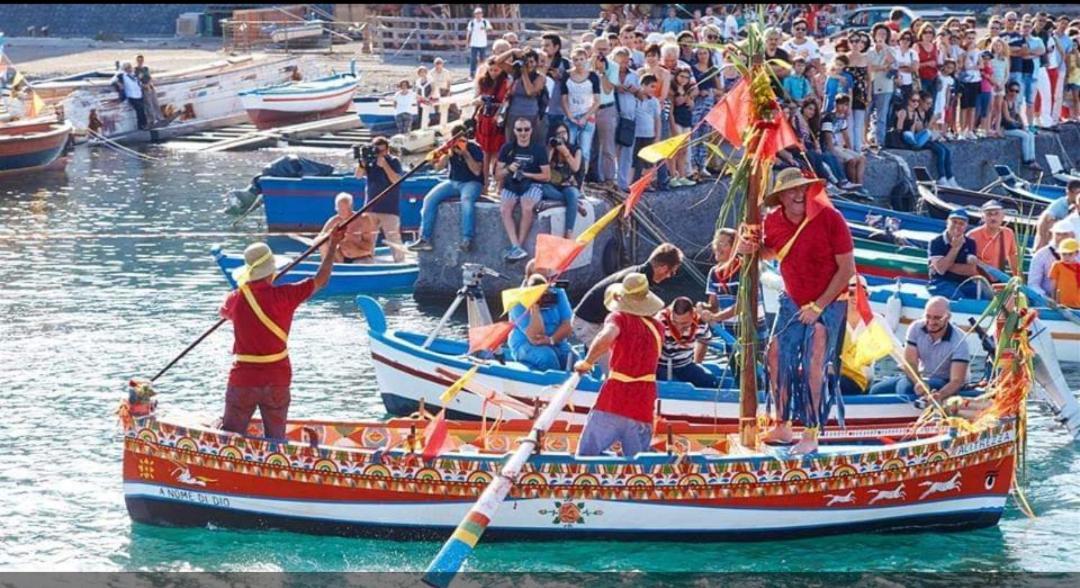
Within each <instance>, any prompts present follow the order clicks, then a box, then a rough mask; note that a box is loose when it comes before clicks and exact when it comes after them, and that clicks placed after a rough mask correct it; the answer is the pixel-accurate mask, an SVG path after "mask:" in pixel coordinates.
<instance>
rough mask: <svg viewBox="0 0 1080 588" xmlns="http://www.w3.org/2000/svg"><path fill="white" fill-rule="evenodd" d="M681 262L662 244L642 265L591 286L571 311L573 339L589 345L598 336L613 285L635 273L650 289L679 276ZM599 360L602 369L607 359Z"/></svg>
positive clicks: (678, 254) (675, 252) (674, 251)
mask: <svg viewBox="0 0 1080 588" xmlns="http://www.w3.org/2000/svg"><path fill="white" fill-rule="evenodd" d="M682 261H683V254H682V251H681V250H680V249H679V248H678V247H676V246H674V245H672V244H671V243H661V244H659V245H657V246H656V249H653V250H652V253H650V254H649V259H648V261H646V262H645V263H643V264H641V265H632V266H630V267H627V268H624V269H622V270H619V271H617V272H615V273H613V274H611V275H610V276H608V277H606V278H604V279H602V280H600V281H599V282H597V283H596V284H594V285H593V287H592V288H589V291H588V292H586V293H585V296H584V297H582V299H581V302H579V303H578V305H577V307H576V308H574V318H573V320H572V321H571V322H570V326H571V327H572V328H573V330H574V337H576V338H577V340H578V341H579V342H581V343H583V344H585V345H588V344H589V342H590V341H592V340H593V339H595V338H596V335H597V334H598V333H600V329H601V328H602V327H603V325H604V321H605V319H606V318H607V316H608V309H607V304H606V302H607V301H606V300H605V298H604V294H605V293H606V292H607V289H608V287H610V286H611V285H612V284H617V283H620V282H622V280H623V278H625V277H626V276H627V275H629V274H632V273H637V274H642V275H644V276H645V277H646V278H647V279H648V280H649V287H650V288H652V287H655V286H656V285H658V284H660V283H662V282H664V281H665V280H667V279H668V278H673V277H675V275H676V274H678V273H679V268H680V267H681V266H682ZM598 361H599V362H600V365H601V367H605V364H606V357H604V356H600V357H598Z"/></svg>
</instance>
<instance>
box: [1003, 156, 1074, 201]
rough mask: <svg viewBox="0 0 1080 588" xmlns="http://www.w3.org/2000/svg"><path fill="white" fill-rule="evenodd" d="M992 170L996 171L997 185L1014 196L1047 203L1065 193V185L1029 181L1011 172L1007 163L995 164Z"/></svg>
mask: <svg viewBox="0 0 1080 588" xmlns="http://www.w3.org/2000/svg"><path fill="white" fill-rule="evenodd" d="M994 172H995V173H997V176H998V183H999V185H1000V186H1001V187H1002V188H1004V189H1005V191H1006V192H1008V193H1009V194H1010V195H1011V196H1013V197H1014V198H1019V199H1027V200H1035V201H1037V202H1043V203H1045V204H1049V203H1050V202H1053V201H1054V200H1056V199H1058V198H1061V197H1062V196H1064V195H1065V186H1062V185H1057V184H1056V183H1054V184H1043V183H1034V182H1029V181H1027V180H1025V179H1023V178H1021V177H1020V176H1018V175H1016V174H1015V173H1013V171H1012V168H1010V167H1009V166H1007V165H1002V164H998V165H995V166H994Z"/></svg>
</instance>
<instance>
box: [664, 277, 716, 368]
mask: <svg viewBox="0 0 1080 588" xmlns="http://www.w3.org/2000/svg"><path fill="white" fill-rule="evenodd" d="M657 318H659V319H660V323H661V324H662V325H663V326H664V347H663V349H662V350H661V351H660V364H659V365H658V366H657V370H656V377H657V378H658V379H661V380H673V381H676V382H687V383H689V384H692V385H694V386H696V387H698V388H716V386H717V381H716V376H715V375H713V373H712V372H710V371H709V370H707V369H705V368H704V367H702V365H701V362H702V361H704V360H705V351H706V350H707V349H708V343H709V341H710V340H712V336H713V334H712V330H711V329H710V328H709V323H708V321H706V320H705V318H704V317H702V316H701V314H700V313H699V312H698V310H697V309H696V308H694V303H693V302H692V301H691V300H690V299H689V298H687V297H685V296H679V297H678V298H676V299H675V300H673V301H672V302H671V304H670V305H669V306H668V307H667V308H665V309H664V310H662V311H660V314H659V315H658V317H657Z"/></svg>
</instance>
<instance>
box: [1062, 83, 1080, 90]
mask: <svg viewBox="0 0 1080 588" xmlns="http://www.w3.org/2000/svg"><path fill="white" fill-rule="evenodd" d="M1065 90H1066V91H1067V92H1080V84H1065Z"/></svg>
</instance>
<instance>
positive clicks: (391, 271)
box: [210, 246, 420, 296]
mask: <svg viewBox="0 0 1080 588" xmlns="http://www.w3.org/2000/svg"><path fill="white" fill-rule="evenodd" d="M210 252H211V253H212V254H213V256H214V261H215V262H217V264H218V267H219V268H220V269H221V273H223V274H225V279H226V280H228V282H229V286H230V287H232V288H236V278H235V276H234V274H235V272H236V271H237V270H239V269H240V268H242V267H243V266H244V256H243V255H240V254H231V253H225V252H224V251H222V250H221V247H220V246H218V247H214V248H213V249H211V250H210ZM375 254H376V255H375V260H376V262H375V263H371V264H362V263H335V264H334V271H333V273H332V274H331V275H330V282H329V283H328V284H327V285H326V286H325V287H324V288H323V289H321V290H319V292H318V293H317V294H316V295H317V296H343V295H350V296H355V295H357V294H360V293H375V292H378V293H392V292H411V291H412V288H413V284H415V283H416V277H417V276H418V275H419V274H420V269H419V266H418V265H417V264H416V263H415V262H412V263H395V262H394V260H393V258H392V257H391V255H390V249H389V248H387V247H380V248H378V249H376V250H375ZM292 259H293V258H292V257H289V256H287V255H275V256H274V264H275V265H276V266H277V268H278V269H281V268H283V267H285V265H287V264H288V263H289V262H291V261H292ZM318 270H319V262H318V261H302V262H300V264H299V265H297V266H296V267H295V268H293V269H291V270H290V271H289V273H287V274H285V275H284V276H282V278H281V280H280V281H279V282H278V283H281V284H291V283H294V282H299V281H300V280H303V279H306V278H311V277H314V276H315V274H316V272H318Z"/></svg>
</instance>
